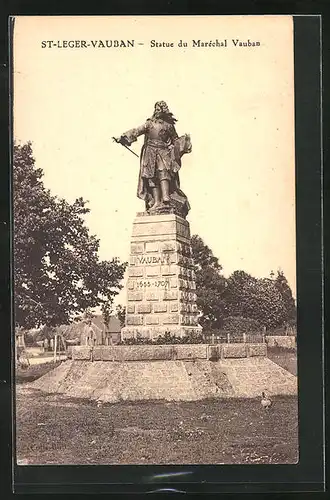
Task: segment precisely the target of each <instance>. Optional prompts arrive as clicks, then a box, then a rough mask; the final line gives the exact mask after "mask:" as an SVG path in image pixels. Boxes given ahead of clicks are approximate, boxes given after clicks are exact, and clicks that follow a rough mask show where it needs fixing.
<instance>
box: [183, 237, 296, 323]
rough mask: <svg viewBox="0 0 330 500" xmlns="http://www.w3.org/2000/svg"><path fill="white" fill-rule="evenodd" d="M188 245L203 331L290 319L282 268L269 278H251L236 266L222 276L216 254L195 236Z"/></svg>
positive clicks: (288, 294)
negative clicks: (233, 269)
mask: <svg viewBox="0 0 330 500" xmlns="http://www.w3.org/2000/svg"><path fill="white" fill-rule="evenodd" d="M191 245H192V252H193V258H194V262H195V273H196V288H197V290H196V292H197V305H198V307H199V309H200V311H201V314H202V315H201V318H200V323H201V325H202V326H203V327H204V331H215V330H227V329H229V330H230V331H231V330H233V329H235V328H236V329H240V330H242V331H245V332H247V331H248V330H249V329H250V330H251V331H255V330H256V329H258V328H259V330H260V329H262V328H263V327H266V328H268V329H272V328H277V327H282V326H284V325H286V324H288V323H290V324H292V323H294V321H295V317H296V306H295V301H294V298H293V296H292V292H291V289H290V286H289V284H288V282H287V279H286V277H285V276H284V273H283V272H282V271H278V272H277V276H276V277H275V275H274V273H273V274H272V275H271V278H255V277H254V276H252V275H250V274H248V273H247V272H245V271H243V270H237V271H234V272H233V273H232V274H231V275H230V276H229V277H228V278H224V276H223V274H222V267H221V265H220V263H219V261H218V259H217V257H215V256H214V255H213V252H212V250H211V249H210V248H209V247H208V246H207V245H206V244H205V243H204V242H203V240H202V239H201V238H200V237H199V236H196V235H195V236H193V237H192V238H191ZM235 325H236V326H235ZM239 325H240V326H239ZM241 333H242V332H241Z"/></svg>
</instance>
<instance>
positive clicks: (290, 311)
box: [275, 269, 297, 325]
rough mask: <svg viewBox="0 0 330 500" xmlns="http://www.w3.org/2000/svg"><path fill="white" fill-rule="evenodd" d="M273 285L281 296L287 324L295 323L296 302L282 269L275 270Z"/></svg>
mask: <svg viewBox="0 0 330 500" xmlns="http://www.w3.org/2000/svg"><path fill="white" fill-rule="evenodd" d="M275 287H276V289H277V290H278V291H279V293H280V294H281V296H282V301H283V305H284V308H285V319H286V323H287V324H291V325H292V324H295V323H296V317H297V309H296V303H295V300H294V298H293V296H292V291H291V288H290V285H289V283H288V280H287V279H286V277H285V276H284V273H283V271H282V270H280V269H279V270H278V271H277V276H276V278H275Z"/></svg>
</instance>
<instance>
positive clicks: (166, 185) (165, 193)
mask: <svg viewBox="0 0 330 500" xmlns="http://www.w3.org/2000/svg"><path fill="white" fill-rule="evenodd" d="M160 186H161V190H162V198H163V202H164V203H169V201H170V182H169V181H168V180H167V179H163V180H161V181H160Z"/></svg>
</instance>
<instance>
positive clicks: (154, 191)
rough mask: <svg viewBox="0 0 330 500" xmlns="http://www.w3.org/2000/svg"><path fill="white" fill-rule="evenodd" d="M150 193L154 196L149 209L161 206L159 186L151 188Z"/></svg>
mask: <svg viewBox="0 0 330 500" xmlns="http://www.w3.org/2000/svg"><path fill="white" fill-rule="evenodd" d="M152 194H153V198H154V200H155V201H154V204H153V205H152V207H151V208H150V209H151V210H156V209H157V208H160V207H161V206H162V201H161V195H160V189H159V187H155V188H153V189H152Z"/></svg>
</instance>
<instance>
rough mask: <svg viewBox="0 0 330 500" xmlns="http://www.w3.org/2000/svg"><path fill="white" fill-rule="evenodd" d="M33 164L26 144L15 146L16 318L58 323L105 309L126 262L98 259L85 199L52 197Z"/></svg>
mask: <svg viewBox="0 0 330 500" xmlns="http://www.w3.org/2000/svg"><path fill="white" fill-rule="evenodd" d="M42 177H43V171H42V170H41V169H40V168H35V160H34V158H33V152H32V147H31V143H27V144H24V145H17V144H15V145H14V162H13V202H14V283H15V323H16V325H20V326H24V327H25V328H32V327H37V326H40V325H43V324H45V325H48V326H54V325H60V324H67V323H68V322H70V319H71V317H72V315H74V314H77V313H80V312H82V311H85V310H86V309H88V308H93V307H96V306H101V307H102V308H109V307H110V306H111V304H112V302H113V298H114V296H115V295H116V294H117V293H118V291H119V290H120V289H121V288H122V285H121V280H122V278H123V275H124V270H125V267H126V263H121V262H120V261H119V259H117V258H113V259H112V260H104V261H100V260H99V257H98V249H99V240H98V239H97V238H96V237H95V236H93V235H90V234H89V230H88V228H87V227H86V225H85V220H84V216H85V215H86V214H87V213H88V212H89V209H88V208H87V206H86V202H85V201H84V200H83V199H82V198H77V199H76V200H75V201H74V202H73V203H68V202H67V201H65V200H64V199H61V198H58V197H57V196H53V195H52V194H51V193H50V191H49V190H47V189H46V188H45V186H44V184H43V180H42Z"/></svg>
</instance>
